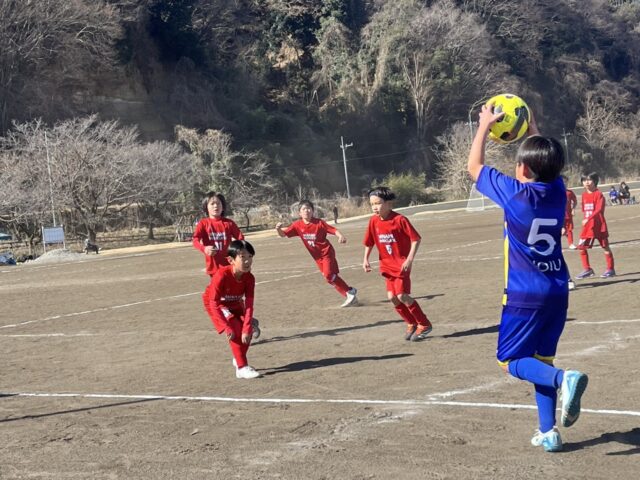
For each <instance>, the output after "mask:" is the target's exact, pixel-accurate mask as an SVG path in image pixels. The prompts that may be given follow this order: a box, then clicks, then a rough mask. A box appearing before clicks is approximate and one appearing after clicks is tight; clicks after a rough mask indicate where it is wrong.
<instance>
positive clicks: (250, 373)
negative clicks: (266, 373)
mask: <svg viewBox="0 0 640 480" xmlns="http://www.w3.org/2000/svg"><path fill="white" fill-rule="evenodd" d="M260 376H261V375H260V372H258V371H257V370H256V369H254V368H253V367H252V366H250V365H247V366H246V367H242V368H238V369H236V378H258V377H260Z"/></svg>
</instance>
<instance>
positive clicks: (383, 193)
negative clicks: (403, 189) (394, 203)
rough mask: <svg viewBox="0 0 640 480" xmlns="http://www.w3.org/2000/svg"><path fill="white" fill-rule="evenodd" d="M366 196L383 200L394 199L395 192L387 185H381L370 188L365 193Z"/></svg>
mask: <svg viewBox="0 0 640 480" xmlns="http://www.w3.org/2000/svg"><path fill="white" fill-rule="evenodd" d="M367 197H379V198H381V199H382V200H384V201H385V202H388V201H391V200H395V198H396V194H395V193H393V192H392V191H391V189H390V188H389V187H384V186H382V185H380V186H378V187H375V188H372V189H371V190H369V192H368V193H367Z"/></svg>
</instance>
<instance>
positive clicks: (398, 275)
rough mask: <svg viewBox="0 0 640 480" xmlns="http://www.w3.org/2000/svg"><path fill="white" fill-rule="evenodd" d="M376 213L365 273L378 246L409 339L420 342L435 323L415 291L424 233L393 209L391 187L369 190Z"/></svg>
mask: <svg viewBox="0 0 640 480" xmlns="http://www.w3.org/2000/svg"><path fill="white" fill-rule="evenodd" d="M368 197H369V203H370V204H371V209H372V210H373V216H372V217H371V219H370V220H369V226H368V227H367V231H366V232H365V235H364V242H363V243H364V261H363V262H362V267H363V268H364V271H365V272H370V271H371V265H370V263H369V256H370V255H371V251H372V249H373V246H374V245H375V246H376V247H377V249H378V257H379V259H380V273H381V274H382V276H383V277H384V278H385V280H386V285H387V297H388V298H389V300H391V303H393V307H394V308H395V310H396V312H398V314H399V315H400V317H402V319H403V320H404V321H405V323H406V324H407V325H406V331H405V335H404V339H405V340H411V341H413V342H418V341H421V340H424V339H425V338H427V335H429V333H430V332H431V330H432V329H433V326H432V325H431V322H430V321H429V319H428V318H427V316H426V315H425V313H424V312H423V311H422V309H421V308H420V305H419V304H418V302H417V301H416V300H414V299H413V298H412V297H411V295H410V293H411V267H412V265H413V260H414V259H415V256H416V253H417V252H418V247H419V246H420V240H421V237H420V234H419V233H418V232H417V231H416V229H415V228H414V227H413V225H411V222H410V221H409V219H407V217H405V216H403V215H400V214H399V213H397V212H394V211H393V203H392V202H393V200H394V199H395V198H396V195H395V194H394V193H393V192H392V191H391V190H390V189H389V188H388V187H376V188H373V189H371V190H369V193H368Z"/></svg>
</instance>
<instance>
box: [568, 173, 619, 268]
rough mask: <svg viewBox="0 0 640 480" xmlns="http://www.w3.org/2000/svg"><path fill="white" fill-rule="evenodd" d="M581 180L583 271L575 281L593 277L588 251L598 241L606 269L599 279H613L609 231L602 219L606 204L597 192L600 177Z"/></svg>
mask: <svg viewBox="0 0 640 480" xmlns="http://www.w3.org/2000/svg"><path fill="white" fill-rule="evenodd" d="M581 180H582V185H583V186H584V192H583V193H582V213H583V214H584V219H583V220H582V231H581V232H580V242H579V243H578V250H580V260H581V261H582V267H583V268H584V270H583V271H582V273H580V274H579V275H578V276H576V279H578V280H582V279H584V278H589V277H593V276H594V275H595V273H594V271H593V269H592V268H591V265H590V264H589V252H588V250H589V249H590V248H591V247H593V244H594V243H595V241H596V240H598V243H599V244H600V246H601V247H602V250H604V258H605V260H606V262H607V269H606V270H605V272H604V273H603V274H602V275H600V277H602V278H609V277H615V275H616V271H615V269H614V262H613V252H612V251H611V247H609V230H608V228H607V221H606V220H605V218H604V208H605V203H606V202H605V199H604V195H602V192H600V190H598V183H599V182H600V177H599V176H598V174H597V173H595V172H594V173H590V174H588V175H583V176H582V178H581Z"/></svg>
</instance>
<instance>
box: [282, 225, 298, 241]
mask: <svg viewBox="0 0 640 480" xmlns="http://www.w3.org/2000/svg"><path fill="white" fill-rule="evenodd" d="M296 223H297V222H293V223H292V224H291V225H289V226H288V227H287V228H285V229H284V230H283V232H284V234H285V235H286V236H287V237H289V238H291V237H297V236H298V235H300V232H298V229H297V228H296V227H297V225H296Z"/></svg>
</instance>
